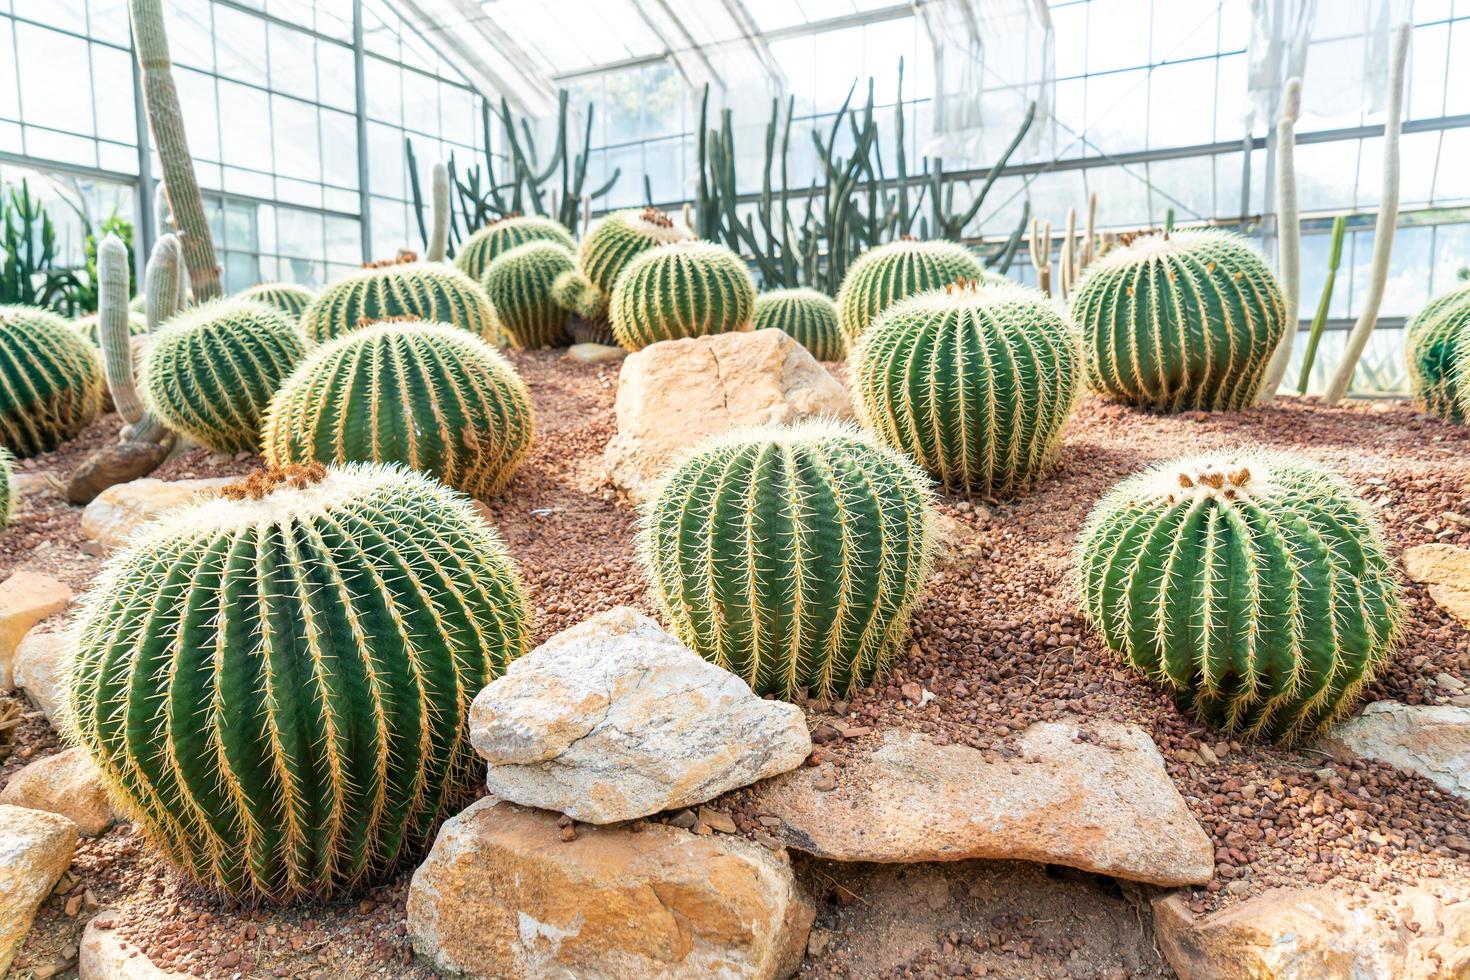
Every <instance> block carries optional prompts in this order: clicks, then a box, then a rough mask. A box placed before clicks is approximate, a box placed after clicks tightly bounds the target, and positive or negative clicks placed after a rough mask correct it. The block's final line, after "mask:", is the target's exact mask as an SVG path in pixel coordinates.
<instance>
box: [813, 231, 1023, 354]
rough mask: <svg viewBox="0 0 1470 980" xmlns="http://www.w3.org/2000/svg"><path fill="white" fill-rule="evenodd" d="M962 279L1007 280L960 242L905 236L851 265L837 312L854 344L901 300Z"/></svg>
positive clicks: (849, 344) (844, 334) (869, 253)
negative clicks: (881, 315)
mask: <svg viewBox="0 0 1470 980" xmlns="http://www.w3.org/2000/svg"><path fill="white" fill-rule="evenodd" d="M962 279H966V280H968V279H980V280H983V281H985V282H996V283H1001V282H1006V281H1007V280H1005V279H1002V278H1001V277H999V276H996V275H993V274H991V273H989V272H986V271H985V264H984V263H983V262H981V261H980V257H979V256H977V255H976V254H975V253H974V252H972V251H970V250H969V249H968V248H965V246H963V245H960V244H957V243H955V242H945V241H932V242H921V241H916V240H914V239H910V238H904V239H900V240H898V241H896V242H889V243H888V244H887V245H880V246H878V247H877V248H871V249H869V250H868V251H866V252H864V253H863V254H862V255H860V256H858V259H857V261H856V262H854V263H853V264H852V267H851V268H849V269H848V270H847V275H845V276H843V278H842V287H841V288H840V289H838V291H837V315H838V318H839V320H840V321H841V324H842V334H843V336H844V337H846V338H847V344H848V347H849V348H850V347H851V346H852V345H853V343H854V342H855V341H856V340H857V339H858V337H860V336H862V333H863V331H864V330H866V329H868V327H869V326H870V325H872V323H873V321H874V320H875V319H877V317H878V314H880V313H882V312H883V311H884V310H886V309H888V307H890V306H892V305H893V304H894V303H897V302H898V301H899V300H901V299H907V298H908V297H910V296H913V295H914V294H916V293H925V292H928V291H929V290H931V289H943V288H944V287H945V286H948V285H949V284H950V283H952V282H958V281H960V280H962Z"/></svg>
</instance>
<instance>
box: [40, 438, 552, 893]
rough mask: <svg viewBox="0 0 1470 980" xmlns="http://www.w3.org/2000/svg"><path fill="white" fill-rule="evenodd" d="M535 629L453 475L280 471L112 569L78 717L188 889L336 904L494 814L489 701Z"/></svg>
mask: <svg viewBox="0 0 1470 980" xmlns="http://www.w3.org/2000/svg"><path fill="white" fill-rule="evenodd" d="M530 621H531V610H530V605H529V603H528V602H527V599H526V594H525V589H524V587H523V586H522V584H521V581H520V577H519V575H518V573H517V571H516V568H515V564H514V562H513V561H512V560H511V558H510V555H509V554H508V552H507V551H506V549H505V545H504V544H503V543H502V541H501V539H500V537H499V535H497V534H496V533H495V531H494V530H493V529H492V528H491V527H490V526H489V525H488V524H486V523H485V521H484V520H483V519H482V518H481V517H480V515H479V514H478V513H476V511H475V509H474V507H473V506H472V505H471V503H470V502H469V501H468V500H466V499H465V498H463V497H461V496H460V495H458V494H456V493H454V492H452V491H450V490H448V489H446V488H444V487H442V486H440V485H438V484H437V483H435V482H434V481H433V480H430V479H428V478H427V477H423V476H420V475H418V474H415V473H410V472H407V471H404V470H402V469H399V468H398V467H391V466H374V465H361V464H360V465H353V466H348V467H343V468H341V469H330V470H329V469H325V468H323V467H321V466H313V467H293V468H291V469H289V470H286V471H284V472H281V471H276V472H273V473H258V474H256V475H255V476H253V477H250V478H248V479H246V480H244V481H242V482H240V483H236V484H234V485H233V486H230V487H226V488H224V489H223V490H222V491H221V492H220V496H219V498H217V499H212V500H207V501H205V502H204V503H202V504H199V505H197V506H195V507H190V508H186V509H184V510H182V511H179V512H176V513H175V514H173V515H172V516H170V517H168V518H165V519H164V520H162V521H160V522H158V523H156V524H154V525H151V526H150V529H149V530H148V531H146V532H144V536H143V537H142V538H141V539H137V540H135V541H134V542H133V544H132V546H131V547H130V548H129V550H127V551H125V552H123V553H122V554H120V555H119V556H118V557H116V558H114V559H113V560H112V561H111V562H109V563H108V565H107V566H106V568H105V570H104V571H103V574H102V576H101V578H100V580H99V582H98V584H97V586H96V588H95V589H94V590H93V592H92V593H91V595H90V597H89V600H88V602H87V605H86V608H85V612H84V616H83V620H82V626H81V630H80V636H79V643H78V648H77V656H76V660H75V663H74V665H73V667H72V672H71V676H70V678H69V681H70V683H69V685H68V687H69V697H70V707H69V709H68V713H69V716H70V718H71V721H72V724H73V726H74V729H75V733H76V738H77V741H78V742H79V743H80V744H81V746H82V747H83V748H84V749H85V751H86V752H87V754H88V755H89V756H90V757H91V758H92V760H93V762H95V763H96V764H97V767H98V769H99V770H100V771H101V773H102V776H103V779H104V781H105V782H106V783H107V784H108V785H109V786H110V788H111V790H112V795H113V797H114V798H115V799H117V800H119V801H121V803H122V804H123V808H124V810H125V812H126V813H127V814H128V816H129V818H130V819H131V820H132V821H133V823H134V824H135V825H136V826H137V827H139V828H140V829H141V830H142V831H143V832H144V834H145V836H146V837H147V838H148V839H149V840H150V841H151V842H152V843H153V844H154V845H155V846H157V847H158V848H159V849H160V850H162V851H163V853H164V854H165V855H166V856H167V857H168V858H169V859H170V860H171V861H173V862H174V863H175V864H177V865H178V866H179V867H181V868H182V869H183V870H184V871H185V872H186V873H188V874H189V875H191V876H192V877H194V878H196V879H198V880H200V881H202V882H204V883H206V884H208V885H210V886H212V887H215V888H217V889H219V890H221V891H223V892H226V893H228V894H231V895H235V896H238V897H240V898H242V899H246V900H251V901H254V900H262V899H263V900H267V901H276V902H287V901H293V900H297V899H301V898H325V897H327V896H330V895H333V894H336V893H340V892H344V891H348V890H351V889H352V888H354V887H355V886H357V885H359V884H364V883H368V882H371V881H373V880H376V879H378V878H380V877H381V876H382V875H383V874H384V873H386V872H388V871H390V870H391V869H392V868H393V867H395V866H396V865H397V864H399V863H400V862H401V861H403V860H407V859H411V858H413V857H414V856H416V855H417V854H418V853H420V852H421V851H422V850H423V849H424V848H425V847H426V846H427V845H428V844H429V843H430V842H432V841H433V839H434V834H435V832H436V830H437V828H438V824H439V822H440V820H441V819H442V818H443V817H445V816H447V815H449V814H452V813H455V812H456V811H458V810H459V809H460V808H461V807H462V806H464V805H465V804H467V803H468V802H469V801H470V800H472V799H473V798H474V795H475V787H476V785H477V784H478V783H479V782H480V780H481V779H482V777H483V765H477V760H476V758H475V754H474V751H473V750H472V749H471V748H470V744H469V739H468V737H467V731H468V724H467V719H468V717H469V709H470V702H471V700H472V699H473V698H474V696H475V694H476V693H477V692H478V691H479V690H480V689H481V688H482V687H484V686H485V684H487V683H488V682H489V681H490V680H491V679H493V678H495V677H497V676H499V675H500V674H501V673H502V672H503V671H504V669H505V666H506V665H507V664H508V663H509V662H510V661H512V660H514V659H515V658H516V657H518V656H520V655H521V654H522V653H523V652H524V651H525V649H526V646H527V643H528V640H529V635H530ZM181 658H182V659H181Z"/></svg>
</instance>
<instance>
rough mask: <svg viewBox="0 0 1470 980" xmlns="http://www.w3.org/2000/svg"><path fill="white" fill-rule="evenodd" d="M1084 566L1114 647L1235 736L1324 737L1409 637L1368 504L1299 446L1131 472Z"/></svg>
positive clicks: (1084, 584) (1086, 536)
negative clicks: (1304, 458)
mask: <svg viewBox="0 0 1470 980" xmlns="http://www.w3.org/2000/svg"><path fill="white" fill-rule="evenodd" d="M1077 567H1078V587H1079V592H1080V594H1081V595H1082V597H1083V609H1084V611H1085V613H1086V614H1087V616H1088V618H1089V619H1090V620H1091V621H1092V623H1093V625H1094V626H1095V627H1096V628H1097V629H1098V630H1099V632H1101V633H1102V635H1103V638H1104V639H1105V640H1106V641H1107V644H1108V646H1109V647H1111V648H1112V649H1113V650H1114V651H1116V652H1117V653H1119V654H1121V655H1122V657H1123V659H1124V660H1126V661H1127V662H1128V663H1129V664H1130V665H1131V666H1133V667H1134V668H1135V669H1137V670H1138V671H1140V672H1141V673H1143V674H1144V675H1146V676H1147V677H1149V678H1151V679H1153V680H1155V681H1157V682H1159V683H1161V684H1163V685H1165V686H1166V687H1168V688H1169V689H1170V690H1172V691H1174V692H1175V693H1176V694H1177V695H1178V696H1179V697H1180V699H1181V700H1182V701H1183V702H1184V703H1185V704H1187V705H1192V706H1193V707H1194V708H1195V709H1196V710H1197V711H1198V712H1199V713H1200V715H1201V717H1202V718H1203V719H1204V720H1205V721H1206V722H1207V723H1208V724H1210V725H1211V726H1214V727H1216V728H1220V729H1222V730H1224V731H1226V732H1230V733H1233V734H1240V735H1246V736H1250V737H1254V738H1262V739H1271V740H1275V741H1280V742H1294V741H1298V740H1301V739H1306V738H1310V737H1311V736H1313V735H1314V734H1316V733H1317V732H1319V731H1321V730H1322V729H1324V728H1325V727H1327V726H1328V725H1330V724H1332V722H1334V721H1335V720H1336V719H1338V718H1339V717H1341V716H1342V715H1343V714H1344V713H1346V712H1347V711H1348V710H1349V709H1350V708H1351V707H1352V705H1353V702H1354V701H1355V700H1356V699H1357V697H1358V694H1359V692H1360V691H1361V690H1362V689H1363V687H1364V686H1365V685H1367V684H1368V683H1370V682H1371V681H1372V680H1373V678H1374V676H1375V675H1376V674H1377V672H1378V670H1379V668H1380V667H1381V666H1382V665H1383V663H1384V661H1385V660H1386V659H1387V657H1388V656H1389V654H1390V653H1391V652H1392V651H1393V649H1394V648H1395V647H1396V646H1397V644H1398V641H1399V637H1400V633H1401V631H1402V622H1403V603H1402V599H1401V597H1400V594H1399V588H1398V585H1397V583H1396V582H1395V581H1394V575H1393V562H1392V560H1391V559H1390V558H1389V556H1388V553H1387V551H1386V549H1385V546H1384V542H1383V537H1382V535H1381V534H1380V532H1379V530H1378V527H1377V525H1376V524H1375V522H1374V520H1373V518H1372V516H1371V514H1370V513H1369V512H1368V509H1367V507H1366V506H1365V505H1364V504H1363V503H1362V502H1361V501H1360V500H1358V498H1357V497H1356V496H1354V495H1353V493H1352V491H1350V490H1349V489H1348V488H1347V487H1346V486H1345V485H1344V484H1343V483H1342V481H1340V480H1339V479H1337V477H1335V476H1333V475H1331V474H1329V473H1326V472H1324V471H1322V470H1319V469H1317V468H1315V467H1313V466H1309V465H1307V464H1305V463H1301V462H1297V461H1296V460H1294V459H1292V458H1290V457H1287V456H1284V455H1278V454H1267V453H1256V452H1249V451H1243V450H1242V451H1238V452H1233V453H1218V454H1212V455H1209V456H1203V457H1199V458H1194V459H1180V460H1173V461H1170V462H1167V463H1163V464H1161V465H1159V466H1156V467H1154V468H1153V469H1150V470H1148V471H1146V472H1143V473H1140V474H1137V475H1135V476H1133V477H1131V478H1129V479H1127V480H1125V481H1124V482H1123V483H1121V484H1119V485H1118V486H1117V487H1116V488H1115V489H1114V490H1113V491H1112V492H1111V493H1109V494H1108V495H1107V496H1105V497H1104V498H1103V499H1102V501H1101V502H1099V503H1098V505H1097V507H1096V509H1095V510H1094V511H1093V512H1092V516H1091V518H1090V519H1089V520H1088V523H1087V526H1086V527H1085V528H1084V530H1083V532H1082V535H1081V538H1080V540H1079V544H1078V550H1077Z"/></svg>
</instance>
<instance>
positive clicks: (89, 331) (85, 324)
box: [71, 309, 148, 348]
mask: <svg viewBox="0 0 1470 980" xmlns="http://www.w3.org/2000/svg"><path fill="white" fill-rule="evenodd" d="M101 323H102V316H101V314H100V313H89V314H88V315H86V316H83V317H78V318H77V319H75V320H73V321H72V322H71V328H72V329H73V330H75V331H76V332H77V333H79V334H81V335H82V336H83V337H85V338H87V342H88V343H89V344H91V345H92V346H93V347H98V348H100V347H101V346H102V338H101V336H100V335H99V330H100V327H101ZM147 335H148V318H147V317H146V316H144V315H143V314H142V313H140V312H134V311H133V310H131V309H129V310H128V336H130V337H145V336H147Z"/></svg>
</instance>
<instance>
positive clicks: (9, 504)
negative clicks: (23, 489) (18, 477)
mask: <svg viewBox="0 0 1470 980" xmlns="http://www.w3.org/2000/svg"><path fill="white" fill-rule="evenodd" d="M14 459H15V457H14V456H13V455H11V452H10V450H8V449H3V448H0V527H9V526H10V518H11V516H12V515H13V514H14V513H15V472H14V470H13V469H12V468H11V465H10V464H11V461H12V460H14Z"/></svg>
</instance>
